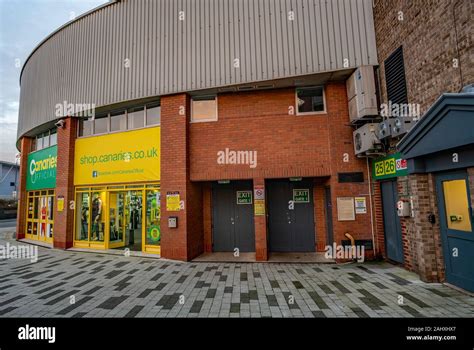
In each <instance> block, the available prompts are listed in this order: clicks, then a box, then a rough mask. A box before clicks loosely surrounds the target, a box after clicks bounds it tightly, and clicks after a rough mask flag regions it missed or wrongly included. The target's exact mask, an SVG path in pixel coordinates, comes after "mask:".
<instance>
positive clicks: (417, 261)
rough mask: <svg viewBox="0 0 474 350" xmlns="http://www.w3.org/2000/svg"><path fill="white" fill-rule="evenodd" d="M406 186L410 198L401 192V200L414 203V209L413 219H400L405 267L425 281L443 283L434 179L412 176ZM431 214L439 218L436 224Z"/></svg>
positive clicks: (427, 175) (431, 176)
mask: <svg viewBox="0 0 474 350" xmlns="http://www.w3.org/2000/svg"><path fill="white" fill-rule="evenodd" d="M399 180H401V179H399ZM407 186H408V193H409V195H400V193H399V197H400V199H401V200H405V201H410V200H411V201H412V203H413V210H414V217H404V218H400V221H401V224H402V238H403V246H404V247H403V248H404V258H405V267H406V268H407V269H409V270H412V271H415V272H416V273H418V274H419V275H420V278H421V280H423V281H425V282H440V281H442V280H443V279H444V268H443V266H444V261H443V254H442V249H441V236H440V227H439V215H438V207H437V204H436V203H437V198H436V188H435V187H436V186H435V181H434V176H433V175H431V174H413V175H409V176H408V183H407ZM399 187H400V184H399ZM399 191H400V188H399ZM430 213H434V214H435V215H436V217H437V218H438V220H436V223H435V224H431V223H430V222H429V221H428V214H430Z"/></svg>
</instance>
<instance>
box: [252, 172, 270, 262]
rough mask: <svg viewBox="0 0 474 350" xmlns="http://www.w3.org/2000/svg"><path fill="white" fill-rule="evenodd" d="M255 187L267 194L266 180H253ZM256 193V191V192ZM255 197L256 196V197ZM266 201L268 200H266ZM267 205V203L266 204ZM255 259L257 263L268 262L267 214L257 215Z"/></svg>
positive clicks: (255, 219)
mask: <svg viewBox="0 0 474 350" xmlns="http://www.w3.org/2000/svg"><path fill="white" fill-rule="evenodd" d="M253 186H254V189H255V187H257V186H258V187H259V188H262V187H263V190H264V192H265V179H262V178H259V179H253ZM254 192H255V191H254ZM254 197H255V195H254ZM265 201H266V198H265ZM265 205H266V203H265ZM254 221H255V258H256V260H257V261H267V260H268V245H267V213H266V210H265V215H258V216H257V215H255V216H254Z"/></svg>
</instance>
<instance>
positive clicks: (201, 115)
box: [191, 96, 217, 122]
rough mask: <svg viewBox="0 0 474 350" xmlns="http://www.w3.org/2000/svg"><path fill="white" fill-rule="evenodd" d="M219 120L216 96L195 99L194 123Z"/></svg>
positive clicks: (192, 113)
mask: <svg viewBox="0 0 474 350" xmlns="http://www.w3.org/2000/svg"><path fill="white" fill-rule="evenodd" d="M216 120H217V98H216V96H199V97H194V98H193V100H192V105H191V121H192V122H208V121H216Z"/></svg>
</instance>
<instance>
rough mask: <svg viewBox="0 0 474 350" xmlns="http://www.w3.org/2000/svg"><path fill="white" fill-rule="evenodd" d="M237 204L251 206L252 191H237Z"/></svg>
mask: <svg viewBox="0 0 474 350" xmlns="http://www.w3.org/2000/svg"><path fill="white" fill-rule="evenodd" d="M237 204H239V205H240V204H252V191H237Z"/></svg>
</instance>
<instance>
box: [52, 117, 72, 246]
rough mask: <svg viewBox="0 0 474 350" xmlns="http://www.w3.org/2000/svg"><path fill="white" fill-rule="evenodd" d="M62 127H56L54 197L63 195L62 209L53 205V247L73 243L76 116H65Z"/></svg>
mask: <svg viewBox="0 0 474 350" xmlns="http://www.w3.org/2000/svg"><path fill="white" fill-rule="evenodd" d="M64 121H65V124H64V127H63V128H58V161H57V171H56V193H55V195H56V198H55V203H56V204H57V198H58V197H59V196H63V197H64V210H63V211H61V212H59V211H58V207H57V205H55V206H54V237H53V241H54V247H55V248H61V249H68V248H71V247H72V245H73V238H74V237H73V232H74V210H73V209H71V207H70V203H71V201H73V200H75V199H74V149H75V141H76V136H77V125H78V120H77V118H71V117H69V118H65V119H64Z"/></svg>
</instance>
